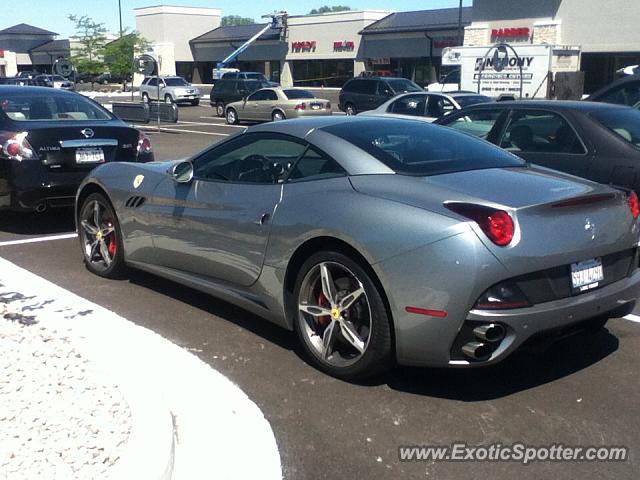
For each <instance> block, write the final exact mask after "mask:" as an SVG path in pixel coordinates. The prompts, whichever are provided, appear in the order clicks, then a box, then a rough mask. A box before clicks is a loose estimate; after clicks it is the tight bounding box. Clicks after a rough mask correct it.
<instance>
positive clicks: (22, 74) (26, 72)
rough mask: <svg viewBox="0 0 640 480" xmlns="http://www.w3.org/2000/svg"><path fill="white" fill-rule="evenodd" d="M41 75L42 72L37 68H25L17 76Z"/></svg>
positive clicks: (31, 76) (32, 76) (30, 76)
mask: <svg viewBox="0 0 640 480" xmlns="http://www.w3.org/2000/svg"><path fill="white" fill-rule="evenodd" d="M38 75H40V72H36V71H35V70H23V71H22V72H18V74H17V75H16V78H34V77H36V76H38Z"/></svg>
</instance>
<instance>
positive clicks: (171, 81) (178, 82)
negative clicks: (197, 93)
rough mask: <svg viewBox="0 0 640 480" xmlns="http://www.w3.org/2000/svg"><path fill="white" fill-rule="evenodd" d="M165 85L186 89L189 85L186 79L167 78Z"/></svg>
mask: <svg viewBox="0 0 640 480" xmlns="http://www.w3.org/2000/svg"><path fill="white" fill-rule="evenodd" d="M164 83H166V84H167V87H186V86H188V85H189V84H188V83H187V82H186V80H185V79H184V78H180V77H177V78H165V79H164Z"/></svg>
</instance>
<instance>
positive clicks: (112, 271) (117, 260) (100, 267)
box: [77, 193, 126, 278]
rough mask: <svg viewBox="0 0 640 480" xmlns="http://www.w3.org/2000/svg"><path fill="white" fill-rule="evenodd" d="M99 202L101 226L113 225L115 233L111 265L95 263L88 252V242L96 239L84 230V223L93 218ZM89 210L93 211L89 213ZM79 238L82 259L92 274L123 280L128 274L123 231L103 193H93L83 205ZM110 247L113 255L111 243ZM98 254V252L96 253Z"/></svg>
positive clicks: (79, 222) (78, 222)
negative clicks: (95, 206) (84, 220)
mask: <svg viewBox="0 0 640 480" xmlns="http://www.w3.org/2000/svg"><path fill="white" fill-rule="evenodd" d="M95 202H97V203H98V204H99V206H100V209H101V211H102V219H103V222H100V223H101V224H105V223H106V224H107V225H108V224H111V225H112V226H113V233H112V234H111V235H113V238H112V239H111V241H112V242H115V245H114V246H113V250H114V251H113V256H112V260H111V262H110V264H108V265H107V264H106V262H104V260H103V261H93V260H92V259H91V258H89V254H88V252H87V242H89V243H91V242H92V240H94V239H95V238H96V237H95V236H94V237H93V238H91V237H90V236H89V235H90V234H89V235H88V232H87V230H86V229H85V228H84V226H83V224H82V221H83V219H85V218H89V217H92V216H93V215H92V213H91V212H92V211H93V209H94V203H95ZM89 209H90V210H91V211H89ZM78 215H79V216H78V221H77V224H78V232H79V235H78V238H79V240H80V248H81V251H82V258H83V260H84V264H85V266H86V267H87V269H88V270H89V271H90V272H92V273H95V274H96V275H99V276H101V277H105V278H122V276H123V275H124V273H125V272H126V266H125V263H124V247H123V242H122V230H121V229H120V223H119V222H118V217H117V215H116V213H115V211H114V209H113V207H112V206H111V202H109V200H108V199H107V198H106V197H105V196H104V195H103V194H101V193H92V194H91V195H89V196H88V197H87V198H86V199H85V201H84V202H83V203H82V206H81V207H80V209H79V214H78ZM104 238H108V237H106V236H105V237H104ZM107 245H108V250H109V252H110V253H111V248H112V247H111V242H108V243H107ZM96 253H97V252H96ZM93 258H94V259H95V258H96V257H95V255H94V257H93Z"/></svg>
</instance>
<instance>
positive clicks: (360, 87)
mask: <svg viewBox="0 0 640 480" xmlns="http://www.w3.org/2000/svg"><path fill="white" fill-rule="evenodd" d="M364 84H365V81H364V80H352V81H351V82H350V83H349V90H347V91H349V92H353V93H364Z"/></svg>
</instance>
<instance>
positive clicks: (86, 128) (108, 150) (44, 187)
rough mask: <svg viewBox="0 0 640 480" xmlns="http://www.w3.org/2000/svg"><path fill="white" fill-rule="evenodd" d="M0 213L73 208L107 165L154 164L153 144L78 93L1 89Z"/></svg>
mask: <svg viewBox="0 0 640 480" xmlns="http://www.w3.org/2000/svg"><path fill="white" fill-rule="evenodd" d="M0 146H1V147H2V148H1V149H0V209H11V210H36V211H39V212H40V211H44V210H45V209H47V208H49V207H58V206H70V205H73V202H74V198H75V194H76V190H77V189H78V186H79V185H80V182H81V181H82V179H83V178H84V177H85V176H86V175H87V174H88V173H89V171H91V169H93V168H94V167H95V166H96V165H99V164H101V163H106V162H107V163H108V162H115V161H127V162H147V161H150V160H153V152H152V150H151V143H150V142H149V139H148V138H147V137H146V136H145V135H144V134H143V133H142V132H140V131H138V130H136V129H135V128H131V127H129V126H128V125H127V124H125V123H124V122H123V121H121V120H119V119H118V118H116V117H115V116H113V114H111V113H110V112H109V111H107V110H106V109H104V108H103V107H102V106H101V105H100V104H98V103H96V102H94V101H93V100H90V99H88V98H86V97H84V96H82V95H79V94H77V93H74V92H68V91H66V90H61V89H51V88H42V87H17V86H0Z"/></svg>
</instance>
